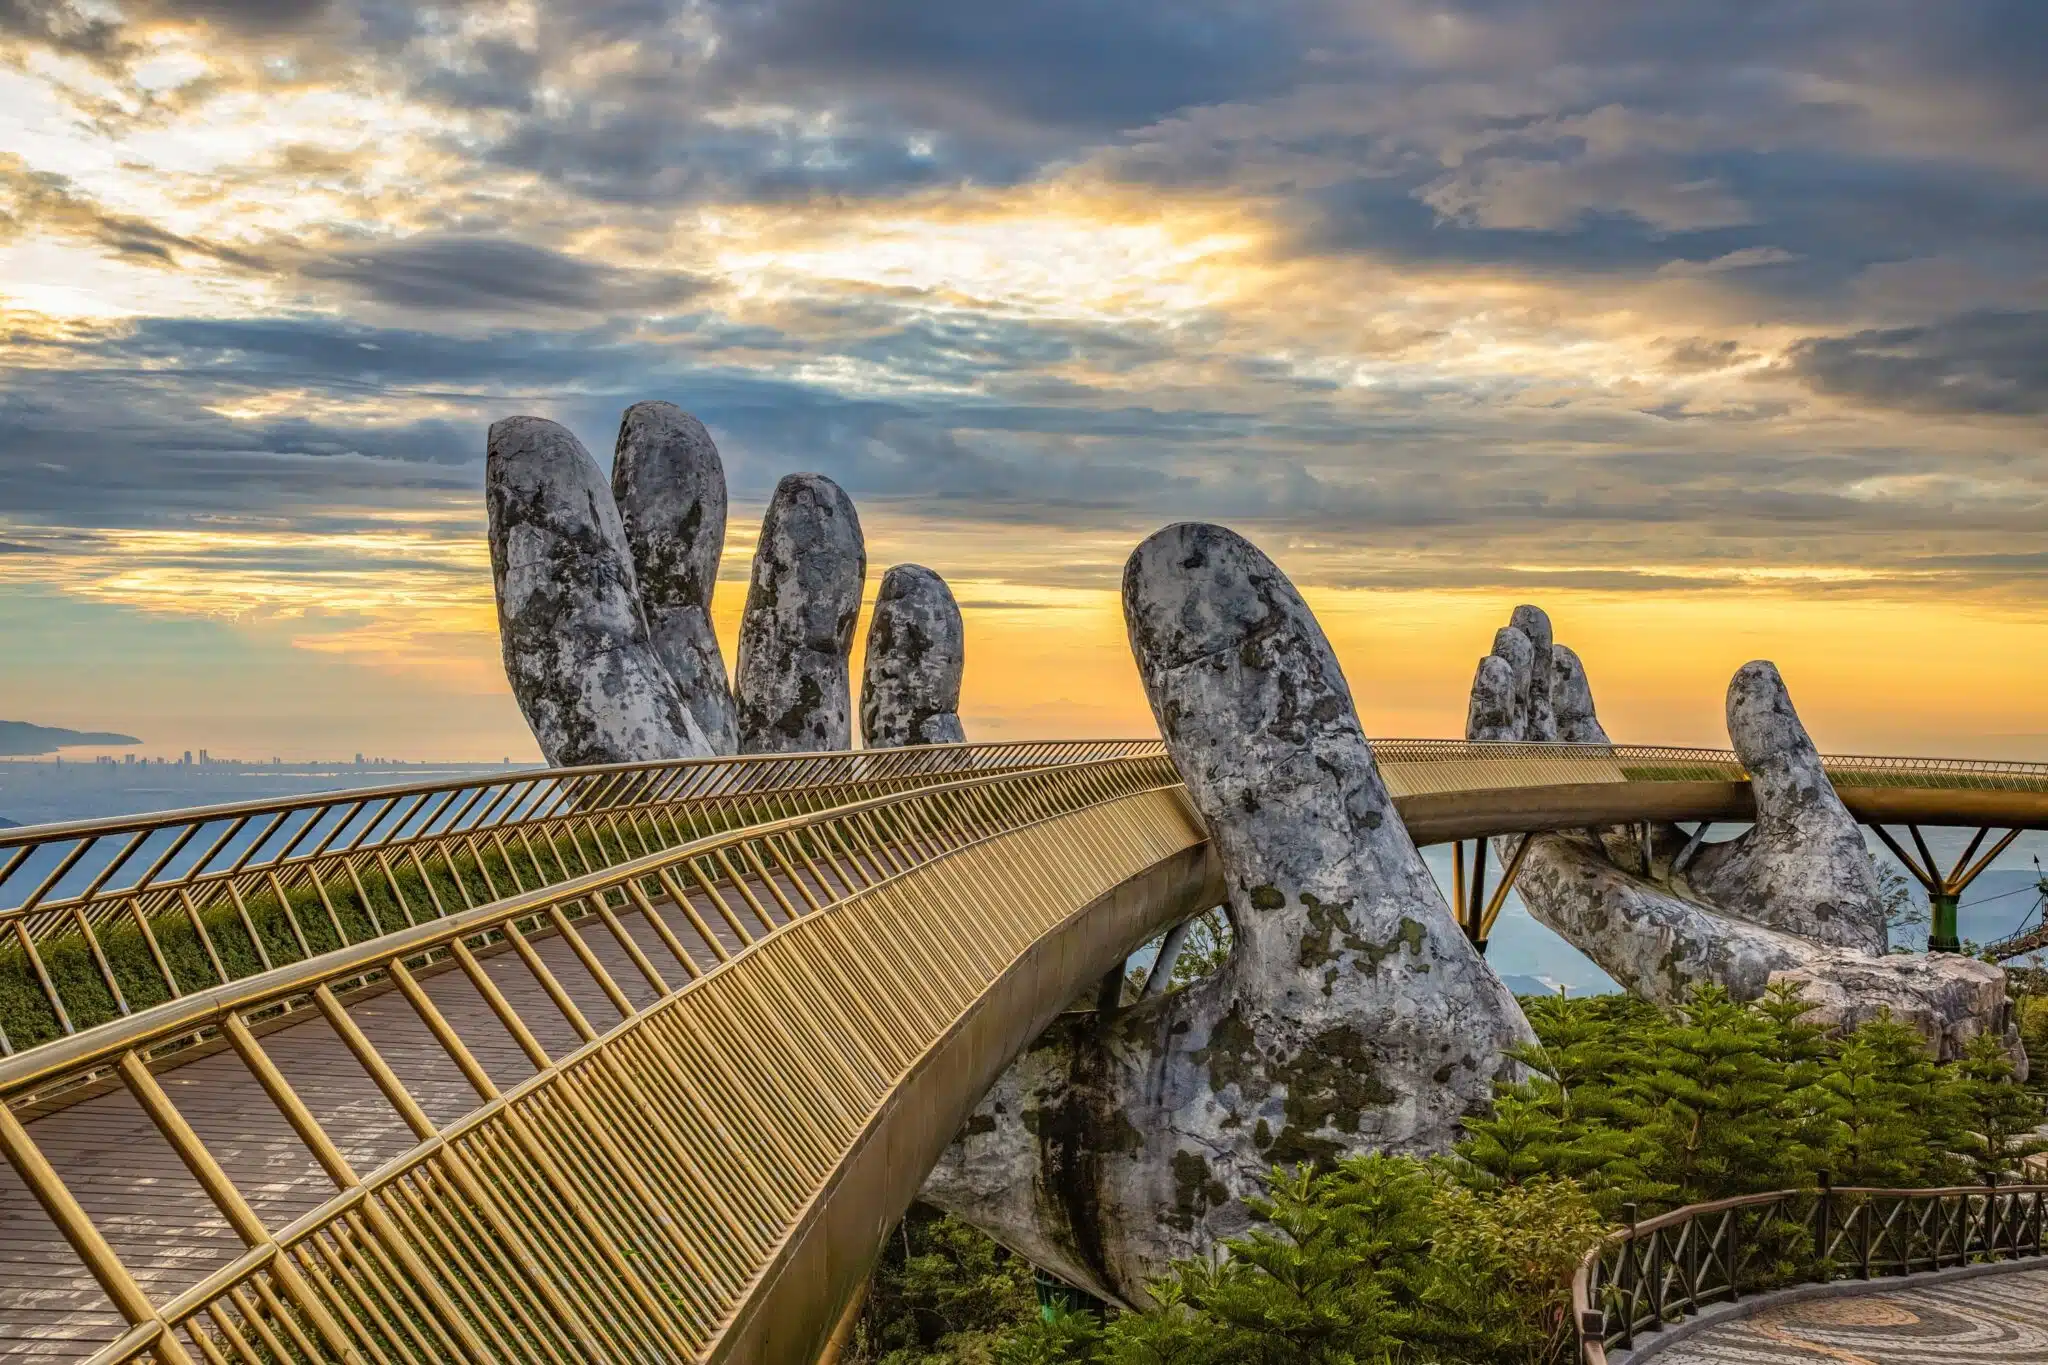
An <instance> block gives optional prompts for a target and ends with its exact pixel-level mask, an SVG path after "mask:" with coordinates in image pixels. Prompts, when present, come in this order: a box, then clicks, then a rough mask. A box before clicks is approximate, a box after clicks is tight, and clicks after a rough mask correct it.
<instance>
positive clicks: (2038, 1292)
mask: <svg viewBox="0 0 2048 1365" xmlns="http://www.w3.org/2000/svg"><path fill="white" fill-rule="evenodd" d="M1652 1360H1653V1361H1654V1362H1655V1365H1962V1362H1966V1361H1967V1362H1972V1365H1975V1363H1976V1362H1983V1365H2048V1269H2044V1270H2027V1271H2014V1272H2012V1273H2010V1274H2004V1275H1985V1276H1982V1277H1980V1278H1978V1279H1974V1280H1956V1281H1953V1282H1951V1283H1948V1284H1936V1285H1929V1286H1927V1287H1926V1288H1924V1289H1904V1290H1898V1291H1896V1292H1893V1293H1879V1294H1858V1295H1855V1296H1853V1297H1847V1298H1827V1299H1809V1300H1807V1301H1805V1302H1803V1303H1788V1304H1786V1305H1784V1306H1783V1307H1780V1308H1768V1309H1765V1310H1764V1311H1763V1312H1761V1313H1758V1314H1757V1315H1756V1316H1755V1317H1752V1318H1745V1319H1743V1320H1742V1321H1740V1322H1731V1323H1728V1324H1726V1325H1725V1326H1721V1327H1715V1328H1711V1329H1709V1330H1708V1331H1705V1332H1702V1333H1700V1334H1699V1335H1698V1336H1696V1337H1692V1338H1690V1339H1688V1340H1687V1341H1685V1342H1682V1343H1681V1344H1679V1345H1677V1346H1674V1347H1672V1348H1671V1349H1670V1350H1668V1351H1663V1352H1660V1353H1658V1354H1657V1355H1656V1356H1654V1357H1652Z"/></svg>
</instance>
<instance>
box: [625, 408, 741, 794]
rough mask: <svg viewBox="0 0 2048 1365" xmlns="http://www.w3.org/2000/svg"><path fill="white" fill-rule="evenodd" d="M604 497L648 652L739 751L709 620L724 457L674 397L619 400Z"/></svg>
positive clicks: (714, 739) (713, 732)
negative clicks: (635, 591) (633, 583)
mask: <svg viewBox="0 0 2048 1365" xmlns="http://www.w3.org/2000/svg"><path fill="white" fill-rule="evenodd" d="M612 496H613V498H614V499H615V500H616V501H617V503H618V508H619V517H620V519H621V520H622V521H624V523H625V527H626V543H627V544H628V545H630V546H631V547H632V550H633V571H634V575H635V577H636V578H637V579H638V581H639V585H640V606H641V609H642V611H643V612H644V613H645V615H646V617H647V633H648V636H649V638H650V639H652V640H653V642H654V652H655V653H656V654H658V655H659V656H660V657H661V662H662V664H663V666H664V667H666V668H667V669H668V672H669V676H670V677H671V678H674V679H675V683H676V690H677V691H679V692H681V693H682V697H683V705H685V706H687V707H688V708H689V710H690V715H691V716H692V717H693V718H695V720H696V722H697V728H698V729H700V730H702V731H703V732H704V737H705V739H706V740H708V741H709V742H710V744H711V747H712V750H713V751H714V752H716V753H721V754H733V753H738V752H739V719H738V713H737V711H736V709H735V708H734V706H733V700H732V687H731V685H730V684H729V683H727V682H726V679H725V660H724V659H722V658H721V657H720V656H719V652H718V636H717V634H716V633H715V632H713V630H712V629H711V594H712V592H713V590H714V589H716V588H717V586H718V558H719V555H720V553H721V552H722V551H723V550H724V548H725V466H724V465H723V464H721V463H720V462H719V459H718V447H717V446H716V445H715V444H713V442H712V440H711V433H710V432H708V431H706V430H705V429H704V424H703V423H702V422H700V421H698V420H697V419H696V418H694V417H692V416H690V414H689V413H687V412H684V411H683V410H682V409H681V408H679V407H677V406H676V405H675V404H673V403H654V402H649V403H635V404H634V405H633V406H632V407H630V408H627V409H626V413H625V416H624V417H622V418H621V419H620V421H619V442H618V446H617V448H616V450H615V451H614V452H613V455H612Z"/></svg>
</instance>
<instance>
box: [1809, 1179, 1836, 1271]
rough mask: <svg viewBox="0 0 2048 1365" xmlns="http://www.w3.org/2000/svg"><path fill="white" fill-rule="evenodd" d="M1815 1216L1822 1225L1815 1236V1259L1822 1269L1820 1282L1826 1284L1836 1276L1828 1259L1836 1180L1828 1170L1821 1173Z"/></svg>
mask: <svg viewBox="0 0 2048 1365" xmlns="http://www.w3.org/2000/svg"><path fill="white" fill-rule="evenodd" d="M1814 1218H1815V1221H1816V1222H1818V1223H1819V1225H1820V1234H1819V1236H1817V1237H1815V1238H1814V1242H1813V1254H1814V1260H1815V1262H1816V1263H1817V1265H1818V1267H1819V1270H1820V1276H1819V1278H1820V1282H1821V1283H1822V1284H1826V1283H1827V1282H1828V1281H1829V1280H1832V1279H1833V1278H1834V1272H1833V1267H1832V1266H1831V1265H1830V1263H1829V1261H1828V1243H1829V1242H1831V1241H1833V1240H1834V1235H1835V1191H1834V1180H1833V1178H1832V1177H1831V1176H1829V1175H1828V1173H1827V1172H1826V1171H1822V1172H1821V1173H1820V1199H1819V1201H1818V1202H1817V1203H1816V1204H1815V1205H1814Z"/></svg>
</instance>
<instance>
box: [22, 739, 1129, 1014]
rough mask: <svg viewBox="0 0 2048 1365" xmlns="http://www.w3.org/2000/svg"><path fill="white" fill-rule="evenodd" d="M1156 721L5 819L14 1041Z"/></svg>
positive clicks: (1105, 745)
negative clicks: (87, 816)
mask: <svg viewBox="0 0 2048 1365" xmlns="http://www.w3.org/2000/svg"><path fill="white" fill-rule="evenodd" d="M1157 752H1159V745H1158V744H1157V743H1156V742H1147V741H1069V742H1032V743H1024V744H973V745H941V746H929V747H919V748H904V749H883V750H873V751H863V752H859V753H832V754H798V755H787V756H783V755H763V756H755V757H746V758H736V759H702V760H689V761H679V762H671V763H646V764H627V765H616V766H611V767H601V768H558V769H541V770H535V771H528V772H520V773H511V774H505V775H500V776H493V777H489V778H482V779H457V780H453V781H441V782H434V783H425V784H416V785H410V786H404V787H380V788H374V789H370V790H359V791H349V792H339V793H333V794H326V795H320V796H313V797H304V798H299V799H296V800H287V801H270V802H247V803H241V804H236V805H229V806H214V807H208V808H205V809H199V810H186V811H174V812H169V813H165V814H159V815H145V816H133V817H122V818H117V819H111V820H93V821H81V822H74V823H70V824H62V825H42V826H35V827H29V828H23V829H10V830H5V831H0V1054H8V1053H13V1052H16V1051H20V1050H23V1049H25V1048H29V1047H33V1046H35V1045H36V1044H38V1043H42V1042H46V1041H48V1040H50V1039H53V1038H57V1037H62V1036H65V1035H69V1034H72V1033H75V1032H77V1031H78V1030H80V1029H82V1028H88V1027H90V1026H92V1025H94V1024H97V1023H101V1022H103V1021H105V1020H108V1019H113V1018H117V1017H121V1016H125V1015H128V1014H131V1013H133V1012H135V1011H136V1010H138V1009H145V1008H148V1007H150V1006H152V1005H156V1004H160V1003H162V1002H163V1001H166V1000H175V999H178V998H181V997H183V996H185V995H187V994H189V993H190V992H193V991H197V990H206V989H209V988H212V987H215V986H219V985H222V984H225V983H226V982H229V981H232V980H236V979H238V978H241V977H244V976H248V975H251V974H253V973H256V972H261V971H267V970H269V969H270V968H272V967H275V966H278V965H280V964H283V963H289V962H296V961H302V960H304V959H306V958H309V957H313V956H316V955H317V954H319V953H323V952H327V951H330V950H332V949H335V948H339V947H344V946H347V945H349V944H354V943H361V942H365V941H367V940H369V939H372V938H376V937H378V936H380V935H382V934H387V933H390V932H392V931H394V930H396V929H401V928H405V927H409V926H411V925H414V924H418V923H422V922H424V921H425V920H428V919H437V918H439V917H441V916H443V915H446V914H448V913H450V912H451V911H455V910H461V909H469V908H471V907H474V906H477V905H481V904H485V903H487V902H490V901H495V900H499V899H502V898H504V897H506V896H511V895H517V894H520V893H522V892H525V891H530V890H534V889H536V888H538V887H541V886H546V885H550V884H553V883H556V882H560V881H563V880H566V879H567V878H570V877H574V876H579V875H582V874H583V873H587V872H590V871H593V870H595V869H597V868H601V867H606V866H611V865H615V864H617V863H620V862H623V861H625V860H626V859H628V858H634V857H639V856H642V855H644V854H647V853H650V852H653V851H655V850H656V849H660V848H667V847H672V846H674V845H676V844H678V843H682V842H685V841H687V840H690V839H695V838H699V837H702V836H704V835H706V834H711V833H714V832H716V831H718V830H721V829H726V828H731V827H734V826H739V825H745V824H750V823H753V822H756V821H759V820H764V819H779V818H783V817H786V816H789V815H794V814H799V813H804V812H811V811H819V810H824V809H827V808H829V807H832V806H836V805H841V804H844V803H846V802H849V801H858V800H863V799H866V798H869V797H873V796H879V795H884V794H886V793H890V792H896V791H904V790H909V789H912V788H915V787H919V786H924V785H929V784H930V783H933V782H940V781H947V780H950V779H953V778H957V777H960V776H962V775H966V774H971V773H976V772H987V771H990V770H1000V769H1017V768H1039V767H1048V766H1057V765H1060V764H1065V763H1075V762H1090V761H1093V760H1097V759H1102V758H1109V757H1117V756H1121V755H1126V754H1143V753H1157Z"/></svg>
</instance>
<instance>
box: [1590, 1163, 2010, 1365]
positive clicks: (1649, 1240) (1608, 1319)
mask: <svg viewBox="0 0 2048 1365" xmlns="http://www.w3.org/2000/svg"><path fill="white" fill-rule="evenodd" d="M2044 1213H2048V1185H1964V1186H1951V1187H1945V1188H1940V1189H1920V1190H1893V1189H1875V1188H1864V1187H1860V1186H1846V1185H1844V1186H1830V1185H1827V1184H1825V1183H1824V1184H1821V1185H1818V1186H1815V1187H1813V1188H1811V1189H1800V1190H1776V1191H1772V1192H1770V1193H1766V1194H1751V1195H1743V1196H1740V1197H1738V1198H1734V1199H1719V1200H1715V1201H1714V1202H1712V1203H1707V1204H1692V1205H1688V1206H1687V1207H1685V1208H1682V1209H1674V1210H1672V1211H1671V1212H1670V1213H1666V1214H1662V1215H1660V1216H1658V1217H1656V1218H1650V1219H1646V1220H1644V1221H1642V1222H1636V1221H1634V1220H1633V1219H1631V1221H1630V1222H1629V1225H1628V1226H1627V1227H1625V1228H1622V1229H1620V1230H1618V1231H1616V1232H1614V1233H1612V1234H1610V1235H1609V1236H1608V1237H1606V1238H1605V1239H1603V1240H1602V1241H1601V1242H1600V1243H1599V1245H1597V1246H1595V1247H1594V1248H1593V1249H1592V1250H1591V1251H1589V1252H1588V1253H1587V1254H1586V1257H1585V1259H1584V1260H1583V1261H1581V1262H1580V1264H1579V1269H1578V1272H1577V1274H1575V1275H1574V1276H1573V1278H1572V1287H1571V1306H1572V1315H1573V1319H1574V1321H1575V1322H1576V1323H1577V1325H1578V1333H1579V1349H1580V1354H1581V1357H1582V1359H1583V1361H1584V1362H1585V1365H1606V1362H1607V1352H1608V1351H1609V1350H1610V1349H1614V1348H1622V1349H1627V1348H1631V1347H1633V1346H1635V1344H1636V1339H1637V1338H1638V1337H1639V1336H1643V1335H1645V1334H1647V1333H1652V1332H1656V1331H1658V1330H1660V1329H1661V1328H1664V1327H1666V1326H1668V1325H1670V1324H1672V1323H1675V1322H1679V1321H1682V1320H1683V1319H1685V1318H1687V1317H1690V1316H1692V1315H1693V1314H1696V1313H1698V1312H1699V1311H1700V1310H1701V1309H1703V1308H1708V1307H1711V1306H1713V1305H1715V1304H1720V1303H1733V1302H1736V1301H1738V1300H1739V1299H1741V1298H1742V1297H1744V1296H1745V1295H1754V1294H1757V1293H1762V1292H1767V1291H1769V1290H1773V1289H1783V1288H1787V1287H1790V1286H1792V1285H1795V1284H1825V1283H1829V1282H1831V1281H1836V1280H1851V1279H1856V1280H1869V1279H1877V1278H1883V1277H1887V1276H1895V1275H1910V1274H1914V1273H1916V1272H1920V1271H1929V1270H1945V1269H1950V1268H1952V1267H1956V1266H1965V1265H1977V1264H1983V1263H1986V1262H1991V1261H2008V1260H2016V1259H2021V1258H2034V1257H2039V1256H2041V1255H2042V1254H2043V1233H2044Z"/></svg>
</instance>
